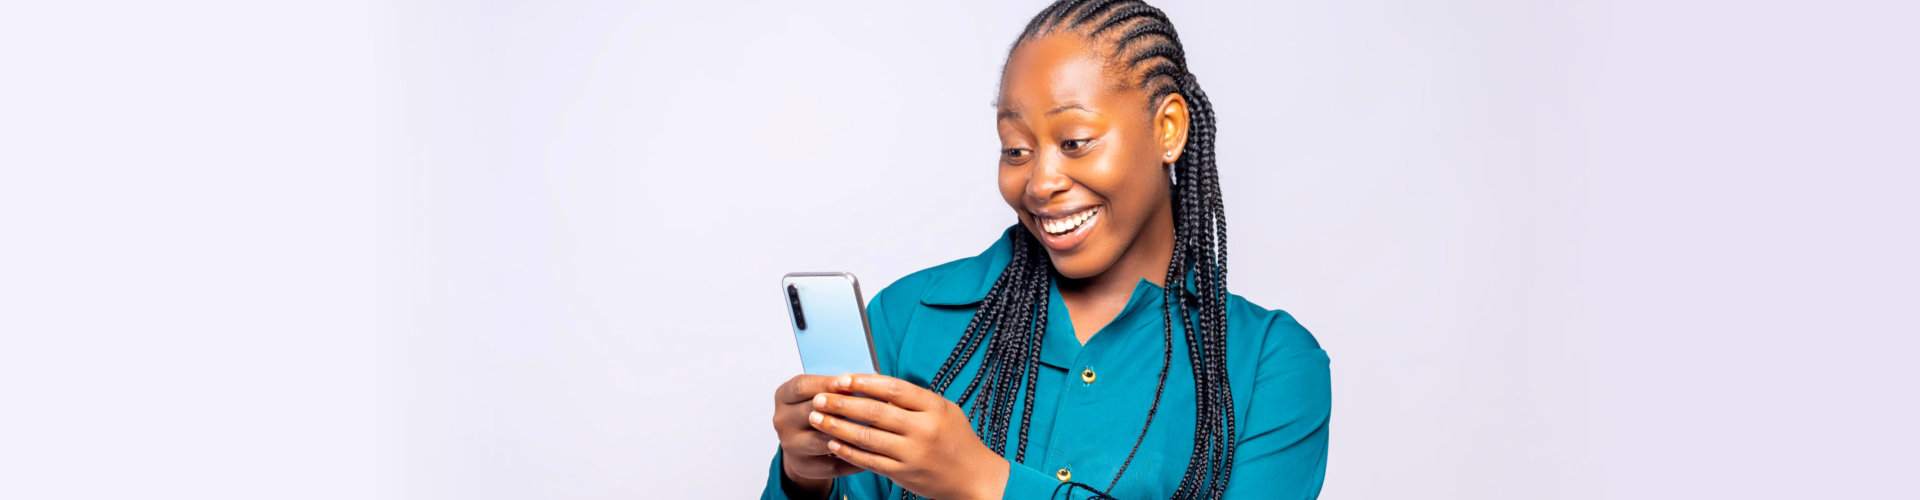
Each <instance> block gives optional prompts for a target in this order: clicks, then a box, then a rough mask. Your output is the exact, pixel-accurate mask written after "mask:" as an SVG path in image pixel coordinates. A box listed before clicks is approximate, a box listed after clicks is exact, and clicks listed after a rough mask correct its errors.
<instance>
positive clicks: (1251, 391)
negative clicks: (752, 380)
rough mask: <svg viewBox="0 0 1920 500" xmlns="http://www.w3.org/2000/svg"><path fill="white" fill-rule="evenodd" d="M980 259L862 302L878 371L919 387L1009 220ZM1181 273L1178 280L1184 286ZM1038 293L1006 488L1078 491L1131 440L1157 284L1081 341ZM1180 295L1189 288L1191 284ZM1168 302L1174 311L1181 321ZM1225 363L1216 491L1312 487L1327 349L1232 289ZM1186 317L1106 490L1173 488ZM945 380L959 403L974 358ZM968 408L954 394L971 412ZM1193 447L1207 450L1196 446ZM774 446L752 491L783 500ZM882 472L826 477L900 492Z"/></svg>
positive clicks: (1002, 264)
mask: <svg viewBox="0 0 1920 500" xmlns="http://www.w3.org/2000/svg"><path fill="white" fill-rule="evenodd" d="M1021 230H1024V229H1022V228H1021V227H1020V226H1017V225H1016V226H1013V227H1011V228H1008V230H1007V232H1004V233H1002V235H1001V238H1000V240H999V241H997V242H995V243H994V244H993V246H992V247H990V248H988V249H987V250H986V251H985V252H982V253H980V255H978V256H974V257H971V258H965V259H960V260H957V261H953V262H949V263H946V264H942V265H939V266H935V267H933V268H929V269H926V270H922V271H919V272H916V273H913V274H911V275H908V276H907V277H905V278H901V279H900V280H899V281H897V282H895V283H894V284H893V285H892V286H888V287H887V288H886V289H885V290H882V291H881V292H880V293H879V294H877V295H875V296H874V298H873V300H872V301H870V303H869V304H868V306H867V311H868V312H867V314H868V317H869V321H870V323H871V325H872V328H873V345H874V350H875V352H876V354H877V356H878V358H879V362H880V371H881V373H882V374H884V375H889V376H893V377H897V378H900V379H903V380H906V381H909V382H913V383H915V384H918V385H920V386H922V387H929V386H930V385H931V383H930V381H931V380H932V379H933V375H934V372H935V371H936V370H938V369H939V368H940V365H941V364H942V363H943V362H945V361H946V359H947V357H948V355H949V354H951V353H952V352H953V350H954V347H955V345H956V344H957V343H958V342H959V340H960V335H961V333H962V331H963V330H965V329H966V326H967V322H968V320H970V319H972V317H973V314H974V311H975V310H977V309H978V308H979V306H980V301H981V300H982V299H984V298H985V297H986V295H987V292H988V290H989V289H991V288H992V287H993V282H994V280H995V279H996V278H998V277H999V276H1000V272H1001V270H1003V269H1005V268H1006V267H1007V264H1008V262H1009V261H1011V260H1012V253H1013V252H1012V246H1013V245H1012V240H1011V239H1010V238H1011V237H1012V235H1013V234H1014V233H1013V231H1021ZM1191 282H1192V280H1191V279H1189V280H1188V283H1191ZM1050 288H1051V291H1050V292H1049V293H1048V295H1047V307H1048V310H1047V317H1048V318H1049V321H1048V323H1047V325H1046V331H1045V332H1044V334H1043V336H1042V338H1041V341H1040V342H1041V348H1040V360H1039V364H1038V366H1037V367H1036V368H1037V369H1039V370H1041V371H1040V373H1039V378H1038V385H1037V386H1036V387H1035V393H1034V400H1033V401H1032V404H1033V405H1034V407H1033V421H1032V424H1031V427H1030V428H1029V430H1028V433H1027V439H1028V440H1029V444H1028V445H1027V455H1026V460H1025V461H1024V462H1014V457H1013V455H1014V450H1015V449H1016V447H1017V444H1018V442H1019V436H1018V432H1019V422H1017V421H1016V422H1014V423H1013V424H1012V425H1010V426H1009V429H1008V436H1007V447H1006V452H1007V460H1008V461H1009V462H1010V463H1011V464H1010V467H1009V469H1010V470H1009V473H1008V477H1007V485H1006V490H1005V492H1004V496H1003V497H1004V498H1007V499H1029V498H1086V497H1088V496H1090V495H1091V493H1090V492H1088V491H1086V490H1085V489H1081V488H1070V487H1063V485H1065V484H1066V483H1065V482H1066V481H1072V482H1077V483H1084V484H1087V485H1092V486H1093V487H1095V488H1102V489H1104V488H1106V487H1107V485H1108V483H1110V482H1112V480H1113V476H1114V474H1115V473H1116V472H1118V471H1119V468H1120V466H1121V462H1123V461H1125V460H1126V458H1127V452H1128V450H1130V449H1131V448H1132V447H1133V444H1134V441H1135V439H1138V438H1139V437H1140V432H1141V429H1142V426H1143V425H1145V424H1146V417H1147V409H1148V407H1149V406H1150V405H1151V404H1152V403H1153V394H1154V388H1155V385H1156V382H1157V381H1158V376H1159V373H1160V367H1161V362H1162V360H1163V356H1164V355H1165V350H1166V345H1165V344H1166V342H1165V325H1166V323H1165V322H1166V319H1165V316H1164V313H1163V312H1162V310H1161V301H1162V300H1164V299H1165V295H1166V294H1165V290H1164V289H1163V288H1162V287H1160V286H1159V285H1155V284H1153V283H1152V282H1150V281H1147V280H1145V279H1142V280H1140V281H1139V282H1138V283H1136V284H1135V285H1134V288H1133V296H1132V297H1131V298H1129V299H1127V304H1126V306H1125V308H1123V309H1122V310H1121V312H1120V314H1119V316H1117V317H1115V318H1114V319H1113V321H1112V322H1110V323H1108V324H1107V325H1106V326H1105V327H1103V328H1101V329H1100V330H1099V332H1097V334H1096V335H1093V336H1092V337H1091V338H1089V339H1088V340H1087V342H1086V344H1085V345H1082V344H1081V343H1080V340H1079V338H1078V337H1076V336H1075V334H1074V331H1073V323H1072V321H1070V320H1069V319H1068V313H1067V308H1066V305H1065V303H1063V302H1061V299H1060V290H1059V288H1058V286H1057V285H1055V286H1052V287H1050ZM1186 293H1188V294H1192V293H1193V289H1192V287H1191V286H1189V287H1187V290H1186ZM1178 317H1180V316H1178V312H1176V318H1178ZM1227 317H1228V319H1227V336H1226V344H1227V372H1228V379H1229V383H1230V385H1231V386H1232V390H1233V403H1234V408H1233V411H1234V415H1235V417H1236V419H1237V421H1236V425H1235V427H1236V431H1237V435H1235V436H1232V439H1234V440H1235V442H1236V443H1237V445H1238V447H1237V448H1236V451H1235V455H1234V463H1233V471H1232V478H1231V480H1230V481H1228V484H1227V498H1314V497H1316V496H1318V495H1319V494H1320V485H1321V482H1322V480H1323V479H1324V478H1325V476H1326V469H1327V423H1328V416H1327V415H1328V410H1329V406H1330V405H1331V387H1330V382H1329V378H1328V370H1327V363H1328V360H1327V353H1326V351H1324V350H1321V348H1320V344H1319V342H1318V341H1316V340H1314V338H1313V335H1312V334H1310V333H1307V330H1306V329H1305V328H1302V327H1301V326H1300V323H1299V322H1297V321H1295V320H1294V318H1293V316H1292V315H1289V314H1287V313H1286V312H1285V311H1280V310H1269V309H1264V308H1261V307H1260V306H1257V305H1254V304H1253V303H1252V302H1248V301H1247V300H1246V299H1245V298H1242V297H1240V296H1239V295H1229V296H1228V300H1227ZM1190 330H1192V327H1189V328H1177V327H1176V328H1174V329H1173V335H1174V339H1173V353H1172V357H1171V359H1172V365H1171V366H1170V367H1169V368H1168V371H1167V380H1166V387H1165V393H1164V394H1162V396H1161V398H1162V399H1161V401H1160V409H1159V411H1158V412H1157V413H1156V415H1155V416H1154V418H1153V423H1152V425H1151V426H1150V427H1147V429H1146V437H1145V440H1144V441H1143V442H1141V444H1140V451H1139V453H1138V454H1137V455H1136V456H1135V457H1134V458H1133V463H1132V464H1131V465H1129V466H1128V467H1127V470H1126V473H1125V474H1124V475H1123V476H1122V478H1121V480H1120V482H1119V483H1118V484H1116V485H1115V486H1114V487H1113V489H1112V490H1111V491H1109V492H1108V494H1109V495H1111V496H1113V497H1115V498H1123V499H1148V498H1170V497H1172V496H1173V492H1174V490H1175V489H1176V488H1178V487H1179V485H1180V478H1181V476H1182V474H1183V473H1184V472H1185V471H1186V468H1187V460H1188V458H1189V456H1190V455H1191V454H1192V452H1193V443H1194V407H1195V393H1194V384H1193V369H1192V365H1191V364H1190V363H1189V362H1188V361H1187V359H1188V358H1187V348H1186V346H1187V343H1186V338H1185V337H1184V336H1185V335H1187V333H1188V331H1190ZM977 358H978V356H976V359H975V360H973V362H972V363H970V364H969V365H968V366H966V367H965V368H964V370H963V371H962V372H961V374H960V376H959V377H957V378H955V380H956V382H955V383H954V384H952V386H951V387H950V388H949V389H948V390H947V392H946V394H945V396H946V397H947V399H949V400H955V401H958V399H959V397H960V396H961V393H962V391H964V389H965V386H966V385H967V381H968V380H971V379H972V378H973V377H974V371H975V370H976V369H977V368H978V366H979V364H980V363H979V360H978V359H977ZM970 406H971V405H962V408H963V409H967V410H969V411H970V410H971V408H970ZM1203 458H1204V457H1203ZM782 475H783V472H782V469H781V467H780V456H779V453H778V452H777V451H776V452H775V454H774V458H773V466H772V468H771V470H770V471H769V476H768V478H767V485H766V489H765V492H764V493H763V495H762V497H761V498H763V499H785V498H787V495H786V493H785V491H784V490H783V489H782V485H781V479H782ZM901 494H902V490H901V488H900V487H899V486H897V485H895V484H894V483H893V482H892V481H891V480H888V479H887V478H885V477H883V476H880V475H877V474H874V473H872V472H862V473H859V474H854V475H850V476H844V477H841V478H839V479H837V480H835V481H834V484H833V492H832V496H831V497H830V498H834V499H846V500H851V499H871V500H878V499H888V498H899V497H900V496H901Z"/></svg>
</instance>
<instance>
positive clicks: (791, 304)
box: [787, 285, 807, 330]
mask: <svg viewBox="0 0 1920 500" xmlns="http://www.w3.org/2000/svg"><path fill="white" fill-rule="evenodd" d="M787 305H788V307H787V309H788V310H790V311H793V327H794V328H796V329H800V330H805V329H807V314H806V312H805V311H802V310H801V309H800V289H799V288H798V287H795V286H793V285H787Z"/></svg>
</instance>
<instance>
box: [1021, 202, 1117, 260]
mask: <svg viewBox="0 0 1920 500" xmlns="http://www.w3.org/2000/svg"><path fill="white" fill-rule="evenodd" d="M1101 207H1102V205H1093V206H1085V207H1068V208H1065V209H1057V210H1038V211H1033V212H1030V214H1031V215H1032V216H1033V221H1034V224H1036V225H1038V226H1040V234H1041V236H1040V241H1041V242H1042V243H1045V244H1046V245H1047V248H1048V249H1050V250H1053V251H1055V252H1068V251H1072V250H1073V249H1075V248H1078V247H1079V246H1080V243H1081V242H1084V241H1086V239H1087V234H1088V233H1091V232H1092V231H1093V226H1094V225H1095V224H1097V223H1099V221H1100V209H1101Z"/></svg>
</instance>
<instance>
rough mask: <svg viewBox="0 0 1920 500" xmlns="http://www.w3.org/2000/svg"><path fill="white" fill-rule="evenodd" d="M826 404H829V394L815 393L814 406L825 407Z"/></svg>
mask: <svg viewBox="0 0 1920 500" xmlns="http://www.w3.org/2000/svg"><path fill="white" fill-rule="evenodd" d="M826 406H827V395H825V394H816V395H814V396H813V407H814V408H824V407H826Z"/></svg>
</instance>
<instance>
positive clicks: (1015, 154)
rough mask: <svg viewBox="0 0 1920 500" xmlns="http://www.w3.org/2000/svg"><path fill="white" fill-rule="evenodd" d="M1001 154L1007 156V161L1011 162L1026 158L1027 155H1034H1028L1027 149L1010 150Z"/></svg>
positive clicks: (1001, 151)
mask: <svg viewBox="0 0 1920 500" xmlns="http://www.w3.org/2000/svg"><path fill="white" fill-rule="evenodd" d="M1000 154H1001V155H1002V156H1006V157H1007V159H1009V160H1018V159H1021V158H1026V157H1027V155H1029V154H1032V153H1028V152H1027V150H1025V149H1017V148H1010V149H1002V150H1000Z"/></svg>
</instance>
